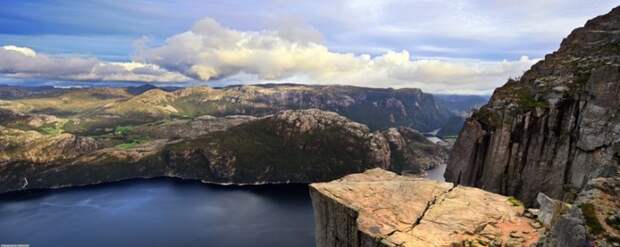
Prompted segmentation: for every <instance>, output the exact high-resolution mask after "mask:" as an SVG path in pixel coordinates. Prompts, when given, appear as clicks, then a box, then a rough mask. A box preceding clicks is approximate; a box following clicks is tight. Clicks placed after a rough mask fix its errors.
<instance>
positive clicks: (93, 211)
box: [0, 165, 445, 247]
mask: <svg viewBox="0 0 620 247" xmlns="http://www.w3.org/2000/svg"><path fill="white" fill-rule="evenodd" d="M444 170H445V165H444V166H440V167H437V168H435V169H433V170H431V171H429V172H428V177H429V178H431V179H436V180H443V172H444ZM313 235H314V219H313V214H312V205H311V202H310V197H309V195H308V189H307V185H290V184H289V185H261V186H217V185H207V184H202V183H199V182H193V181H182V180H175V179H164V178H162V179H151V180H131V181H125V182H119V183H112V184H106V185H96V186H87V187H81V188H69V189H58V190H43V191H27V192H19V193H13V194H5V195H0V244H30V246H31V247H39V246H63V247H72V246H80V247H82V246H93V247H98V246H106V247H108V246H136V247H143V246H145V247H146V246H148V247H157V246H190V247H191V246H218V247H219V246H222V247H227V246H295V247H303V246H314V236H313Z"/></svg>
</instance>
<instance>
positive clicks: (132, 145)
mask: <svg viewBox="0 0 620 247" xmlns="http://www.w3.org/2000/svg"><path fill="white" fill-rule="evenodd" d="M147 141H148V140H146V139H132V140H128V141H127V142H125V143H121V144H118V145H116V147H117V148H120V149H132V148H135V147H136V146H137V145H140V144H143V143H146V142H147Z"/></svg>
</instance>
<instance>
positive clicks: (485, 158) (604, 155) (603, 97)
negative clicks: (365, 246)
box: [445, 8, 620, 242]
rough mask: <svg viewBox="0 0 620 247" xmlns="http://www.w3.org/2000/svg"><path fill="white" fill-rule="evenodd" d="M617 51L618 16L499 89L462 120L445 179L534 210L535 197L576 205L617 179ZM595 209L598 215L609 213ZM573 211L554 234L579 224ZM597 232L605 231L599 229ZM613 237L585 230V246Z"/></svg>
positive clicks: (601, 20) (589, 27) (588, 28)
mask: <svg viewBox="0 0 620 247" xmlns="http://www.w3.org/2000/svg"><path fill="white" fill-rule="evenodd" d="M619 47H620V8H615V9H613V10H612V11H611V12H610V13H608V14H606V15H603V16H599V17H596V18H594V19H592V20H590V21H588V22H587V23H586V25H585V26H584V27H582V28H577V29H575V30H574V31H573V32H572V33H571V34H570V35H569V36H568V37H567V38H566V39H564V40H563V41H562V44H561V46H560V49H559V50H558V51H556V52H554V53H552V54H550V55H547V56H545V59H544V60H542V61H540V62H538V63H537V64H535V65H534V66H532V68H531V69H530V70H529V71H527V72H525V74H524V75H523V76H522V77H521V78H519V79H517V80H509V81H508V82H507V83H506V84H505V85H504V86H502V87H501V88H498V89H497V90H496V91H495V92H494V94H493V96H492V98H491V100H490V101H489V103H488V104H487V105H486V106H484V107H482V108H481V109H480V110H479V111H477V112H475V113H474V114H473V116H472V117H471V118H469V119H468V120H467V122H466V123H465V127H464V129H463V130H462V132H461V134H460V135H459V138H458V140H457V142H456V144H455V145H454V149H453V151H452V153H451V156H450V159H449V162H448V167H447V170H446V174H445V177H446V179H447V180H448V181H452V182H455V183H458V184H463V185H470V186H476V187H480V188H482V189H485V190H489V191H492V192H497V193H501V194H505V195H514V196H515V197H517V198H519V199H521V200H522V201H524V203H525V204H526V205H529V206H534V205H535V202H536V196H537V194H538V193H539V192H543V193H544V194H546V195H548V196H549V197H551V198H555V199H560V200H563V201H566V202H575V201H577V202H578V201H580V200H582V199H581V198H582V197H583V195H582V194H583V193H586V192H585V191H589V189H588V187H590V185H589V184H591V182H592V181H596V180H598V179H612V180H614V179H616V178H617V177H618V176H619V170H620V168H619V163H618V161H619V159H618V157H620V148H619V147H620V118H619V116H620V114H619V113H620V98H618V95H620V50H619ZM608 190H612V191H613V190H615V189H614V188H613V187H612V188H609V189H608ZM611 198H613V199H611ZM611 198H610V200H612V201H613V200H616V201H620V198H618V197H613V196H611ZM594 209H595V212H596V213H595V214H597V215H599V214H607V213H609V212H608V210H607V209H603V208H600V207H598V206H595V207H594ZM572 211H579V212H577V213H573V214H570V215H568V214H567V220H564V221H563V220H559V221H558V223H557V224H560V223H561V224H560V225H559V226H558V227H560V226H561V227H564V228H565V227H567V226H568V225H570V224H568V223H567V222H577V220H575V219H577V218H579V217H577V216H576V215H579V214H580V212H581V214H582V215H584V217H585V216H586V214H583V213H585V212H584V210H583V208H581V209H580V208H579V207H577V208H575V209H573V210H572ZM585 218H588V217H585ZM590 218H592V217H590ZM571 224H572V223H571ZM601 225H602V228H604V229H607V228H606V226H607V224H606V223H605V222H603V221H601ZM582 226H583V224H582ZM577 228H578V227H572V228H571V229H577ZM595 228H597V227H595ZM612 233H613V232H611V233H610V232H608V231H607V233H603V232H602V231H593V229H592V228H591V227H590V228H588V234H589V235H588V238H590V239H599V240H600V239H604V238H605V237H603V236H604V235H613V234H612ZM573 236H577V235H573ZM609 241H611V240H609ZM614 241H615V240H614ZM614 241H611V242H614Z"/></svg>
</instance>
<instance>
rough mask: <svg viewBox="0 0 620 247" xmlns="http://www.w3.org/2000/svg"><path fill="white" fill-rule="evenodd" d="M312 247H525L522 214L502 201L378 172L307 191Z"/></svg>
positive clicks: (533, 235)
mask: <svg viewBox="0 0 620 247" xmlns="http://www.w3.org/2000/svg"><path fill="white" fill-rule="evenodd" d="M310 195H311V197H312V202H313V206H314V209H315V221H316V241H317V246H321V247H322V246H477V245H479V244H481V243H485V244H491V243H496V244H497V243H506V245H510V246H530V245H532V244H535V243H536V241H537V240H538V233H537V231H536V229H535V228H533V227H532V226H531V223H532V222H534V221H533V220H532V219H529V218H527V217H524V216H522V214H523V211H524V208H523V207H522V206H515V205H514V204H512V203H510V202H509V200H508V198H507V197H505V196H501V195H497V194H493V193H489V192H485V191H483V190H480V189H477V188H471V187H464V186H454V185H453V184H451V183H445V182H438V181H432V180H425V179H420V178H413V177H407V176H399V175H397V174H394V173H392V172H388V171H385V170H381V169H372V170H368V171H366V172H364V173H360V174H352V175H348V176H345V177H343V178H342V179H339V180H334V181H332V182H328V183H315V184H311V185H310Z"/></svg>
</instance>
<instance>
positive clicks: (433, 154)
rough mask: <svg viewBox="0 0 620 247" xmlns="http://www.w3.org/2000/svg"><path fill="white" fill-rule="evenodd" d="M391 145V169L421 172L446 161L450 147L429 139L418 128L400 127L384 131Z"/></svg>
mask: <svg viewBox="0 0 620 247" xmlns="http://www.w3.org/2000/svg"><path fill="white" fill-rule="evenodd" d="M383 135H384V136H385V137H386V139H387V141H388V144H389V145H390V151H391V152H390V159H391V161H390V169H391V170H393V171H398V172H401V173H410V174H419V173H421V172H423V171H426V170H429V169H432V168H435V167H437V166H439V165H443V164H445V163H446V161H447V159H448V149H447V148H446V147H445V146H442V145H437V144H435V143H433V142H431V141H429V140H428V139H427V138H426V137H425V136H424V135H423V134H422V133H420V132H418V131H417V130H414V129H411V128H407V127H400V128H389V129H387V130H385V131H383Z"/></svg>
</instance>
